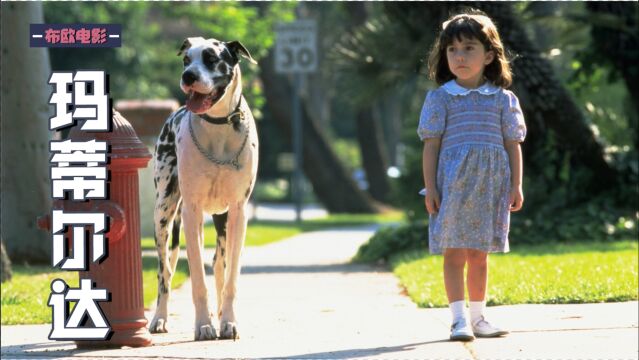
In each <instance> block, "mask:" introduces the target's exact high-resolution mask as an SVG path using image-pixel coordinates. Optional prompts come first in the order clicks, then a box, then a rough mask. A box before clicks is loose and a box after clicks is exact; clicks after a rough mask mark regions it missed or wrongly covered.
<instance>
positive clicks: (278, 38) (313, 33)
mask: <svg viewBox="0 0 639 360" xmlns="http://www.w3.org/2000/svg"><path fill="white" fill-rule="evenodd" d="M316 70H317V23H316V22H315V20H310V19H307V20H297V21H295V22H292V23H280V24H277V25H276V26H275V72H277V73H281V74H291V73H310V72H314V71H316Z"/></svg>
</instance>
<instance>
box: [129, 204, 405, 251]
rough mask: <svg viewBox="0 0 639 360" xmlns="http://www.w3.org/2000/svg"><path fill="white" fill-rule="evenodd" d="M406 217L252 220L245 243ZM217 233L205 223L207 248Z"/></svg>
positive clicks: (146, 242)
mask: <svg viewBox="0 0 639 360" xmlns="http://www.w3.org/2000/svg"><path fill="white" fill-rule="evenodd" d="M403 218H404V215H403V213H401V212H399V211H393V212H388V213H384V214H331V215H329V216H327V217H326V218H323V219H313V220H305V221H303V222H302V223H300V224H298V223H296V222H293V221H252V222H249V224H248V228H247V229H246V244H245V245H246V246H260V245H266V244H270V243H272V242H276V241H280V240H283V239H286V238H288V237H291V236H294V235H297V234H300V233H303V232H307V231H316V230H322V229H327V228H339V227H345V226H359V225H367V224H374V223H377V224H388V223H394V222H401V221H402V220H403ZM216 236H217V235H216V233H215V227H214V226H213V224H207V225H205V226H204V246H205V247H209V248H213V247H215V239H216ZM180 247H181V248H182V249H185V248H186V242H185V240H184V231H182V233H181V235H180ZM142 249H155V240H154V239H153V238H152V237H144V238H142Z"/></svg>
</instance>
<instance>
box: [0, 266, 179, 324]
mask: <svg viewBox="0 0 639 360" xmlns="http://www.w3.org/2000/svg"><path fill="white" fill-rule="evenodd" d="M157 266H158V265H157V260H156V258H154V257H144V258H142V283H143V284H144V285H143V286H144V306H145V307H146V308H148V307H149V306H150V305H151V303H152V302H153V300H154V299H155V298H156V296H157V291H158V290H157V289H158V281H157ZM12 270H13V277H12V278H11V280H10V281H8V282H5V283H3V284H2V298H1V303H2V308H1V309H0V310H1V311H2V315H1V316H2V321H1V323H2V325H15V324H46V323H50V322H51V317H52V313H51V308H50V307H48V306H47V301H48V299H49V294H51V282H52V281H53V280H54V279H58V278H59V279H62V280H64V281H65V282H66V283H67V284H68V285H69V287H77V286H78V273H77V272H74V271H60V270H57V271H56V269H54V268H53V267H51V266H22V265H13V269H12ZM188 277H189V271H188V264H187V263H186V260H185V259H181V260H180V261H179V262H178V265H177V270H176V272H175V275H174V276H173V281H172V287H173V288H174V289H176V288H178V287H180V286H181V285H182V283H184V282H185V281H186V280H187V279H188Z"/></svg>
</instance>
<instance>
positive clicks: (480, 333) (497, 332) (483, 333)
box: [473, 316, 508, 338]
mask: <svg viewBox="0 0 639 360" xmlns="http://www.w3.org/2000/svg"><path fill="white" fill-rule="evenodd" d="M473 333H474V334H475V336H477V337H484V338H489V337H497V336H503V335H506V334H508V330H503V329H500V328H498V327H495V326H493V325H491V324H490V323H489V322H488V321H486V319H484V317H483V316H482V317H480V318H479V320H477V321H475V322H473Z"/></svg>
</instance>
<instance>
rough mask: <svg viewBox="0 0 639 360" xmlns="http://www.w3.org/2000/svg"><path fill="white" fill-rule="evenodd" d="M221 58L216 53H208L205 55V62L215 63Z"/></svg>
mask: <svg viewBox="0 0 639 360" xmlns="http://www.w3.org/2000/svg"><path fill="white" fill-rule="evenodd" d="M218 60H219V58H218V57H217V56H215V55H212V54H211V55H208V56H206V57H205V62H206V63H207V65H208V64H211V65H212V64H215V63H216V62H217V61H218Z"/></svg>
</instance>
